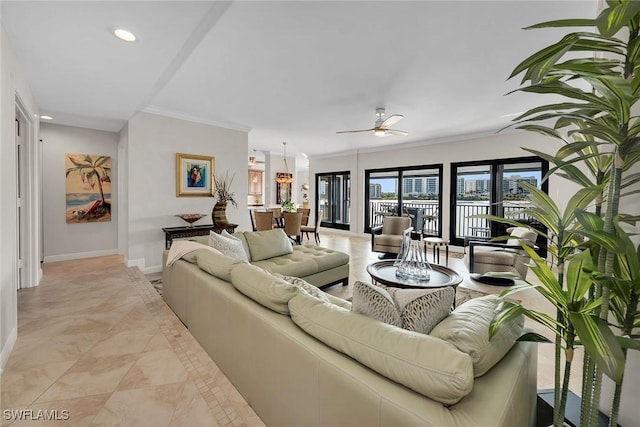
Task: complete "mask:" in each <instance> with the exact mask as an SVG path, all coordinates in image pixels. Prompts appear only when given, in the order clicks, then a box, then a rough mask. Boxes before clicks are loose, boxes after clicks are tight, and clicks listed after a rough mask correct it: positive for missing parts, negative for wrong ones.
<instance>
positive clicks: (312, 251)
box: [252, 246, 349, 277]
mask: <svg viewBox="0 0 640 427" xmlns="http://www.w3.org/2000/svg"><path fill="white" fill-rule="evenodd" d="M348 263H349V255H347V254H345V253H343V252H338V251H334V250H331V249H327V248H322V247H320V246H295V247H294V248H293V252H292V253H290V254H288V255H282V256H278V257H274V258H270V259H265V260H262V261H257V262H252V264H253V265H256V266H258V267H262V268H264V269H265V270H267V271H270V272H272V273H279V274H283V275H285V276H295V277H305V276H309V275H312V274H315V273H319V272H322V271H327V270H330V269H332V268H336V267H340V266H341V265H345V264H348Z"/></svg>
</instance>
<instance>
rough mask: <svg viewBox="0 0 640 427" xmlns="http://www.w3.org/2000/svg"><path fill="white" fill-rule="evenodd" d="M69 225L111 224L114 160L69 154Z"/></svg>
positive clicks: (66, 156) (67, 190)
mask: <svg viewBox="0 0 640 427" xmlns="http://www.w3.org/2000/svg"><path fill="white" fill-rule="evenodd" d="M65 169H66V194H67V206H66V209H67V214H66V216H67V222H68V223H73V222H96V221H111V157H109V156H98V155H93V154H69V153H67V154H65Z"/></svg>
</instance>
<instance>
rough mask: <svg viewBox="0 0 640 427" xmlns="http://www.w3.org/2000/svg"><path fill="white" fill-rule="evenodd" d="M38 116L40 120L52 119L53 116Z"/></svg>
mask: <svg viewBox="0 0 640 427" xmlns="http://www.w3.org/2000/svg"><path fill="white" fill-rule="evenodd" d="M40 118H41V119H42V120H53V117H51V116H40Z"/></svg>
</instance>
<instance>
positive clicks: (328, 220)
mask: <svg viewBox="0 0 640 427" xmlns="http://www.w3.org/2000/svg"><path fill="white" fill-rule="evenodd" d="M350 176H351V175H350V173H349V172H332V173H324V174H316V188H317V189H318V190H317V192H316V206H317V208H318V213H319V214H320V215H321V216H322V224H321V225H322V227H330V228H339V229H341V230H349V223H350V216H349V215H350V207H351V200H350V197H351V178H350Z"/></svg>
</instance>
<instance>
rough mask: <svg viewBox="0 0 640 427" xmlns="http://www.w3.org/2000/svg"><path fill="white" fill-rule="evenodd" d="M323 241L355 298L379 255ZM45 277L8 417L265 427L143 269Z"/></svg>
mask: <svg viewBox="0 0 640 427" xmlns="http://www.w3.org/2000/svg"><path fill="white" fill-rule="evenodd" d="M321 239H322V242H321V245H322V246H326V247H331V248H333V249H336V250H341V251H344V252H347V253H349V254H350V255H351V273H350V277H349V283H350V286H346V287H345V286H341V285H336V286H333V287H331V288H329V289H327V291H328V292H329V293H332V294H334V295H338V296H342V297H348V296H350V295H351V289H352V284H353V283H354V281H356V280H367V281H368V280H370V279H369V277H368V275H367V273H366V270H365V268H366V266H367V265H368V264H369V263H371V262H374V261H377V260H378V258H377V254H374V253H371V251H370V240H369V239H368V238H364V237H351V236H347V235H345V234H339V233H327V232H323V233H322V234H321ZM305 243H306V241H305ZM441 261H442V262H444V257H442V259H441ZM449 267H451V268H453V269H454V270H456V271H458V272H459V273H461V274H463V276H465V279H464V282H463V283H462V284H461V286H462V287H467V288H471V289H476V290H480V291H483V292H486V293H493V294H497V293H500V292H501V291H502V290H503V289H504V288H502V287H497V286H489V285H482V284H479V283H476V282H473V281H471V280H470V279H469V278H468V275H467V274H466V268H465V267H464V264H463V261H462V260H461V259H457V258H454V257H450V258H449ZM43 269H44V277H43V280H42V282H41V284H40V286H39V287H37V288H33V289H25V290H21V291H19V294H18V341H17V343H16V346H15V348H14V350H13V352H12V354H11V356H10V358H9V361H8V364H7V367H6V369H5V371H4V373H3V376H2V378H1V384H0V385H1V404H2V409H3V410H7V409H17V410H21V409H31V410H33V413H34V414H36V413H37V411H38V410H49V411H52V410H57V411H58V414H57V415H59V417H63V416H64V414H65V413H64V412H62V411H63V410H64V411H68V415H69V420H68V421H67V422H66V423H63V424H64V425H74V426H76V425H77V426H84V425H136V426H145V425H149V426H182V425H184V426H195V425H207V426H230V425H233V426H260V425H263V424H262V422H261V420H260V419H259V418H258V416H257V415H256V414H255V413H254V412H253V410H252V409H251V408H250V407H249V406H248V404H247V403H246V402H245V401H244V400H243V398H242V397H241V396H240V395H239V394H238V392H237V391H236V390H235V388H234V387H233V386H232V385H231V384H230V383H229V381H228V380H227V379H226V377H225V376H224V375H223V374H222V373H221V372H220V370H219V369H218V368H217V366H216V365H215V363H213V361H212V360H211V359H210V358H209V357H208V355H207V354H206V353H205V352H204V350H203V349H202V348H201V347H200V345H199V344H198V343H197V342H196V341H195V339H193V337H191V335H190V334H189V333H188V331H187V330H186V329H185V327H184V325H182V323H181V322H180V321H179V320H178V319H177V318H176V317H175V315H174V314H173V312H172V311H171V309H169V308H168V306H167V305H166V304H165V303H164V301H163V300H162V298H161V297H160V296H159V295H158V294H157V292H156V291H155V290H154V289H153V287H152V286H151V284H150V283H149V282H148V280H147V278H146V277H145V276H144V275H143V274H142V273H141V272H140V271H139V270H138V269H137V268H126V267H125V266H124V264H123V263H122V258H121V257H120V256H110V257H100V258H92V259H85V260H77V261H65V262H57V263H49V264H44V265H43ZM156 276H157V275H156ZM152 277H153V275H152ZM520 295H521V299H522V300H523V302H524V303H525V304H526V305H527V306H530V307H536V308H538V309H542V310H548V307H547V306H546V305H545V302H544V301H543V300H541V299H540V297H539V296H538V295H537V293H536V292H534V291H525V292H523V293H521V294H520ZM531 326H532V327H536V326H537V325H531ZM536 329H538V328H536ZM538 330H539V329H538ZM540 331H541V332H542V330H540ZM538 354H539V369H538V385H539V387H540V388H551V387H552V386H553V373H552V367H553V348H552V345H539V352H538ZM576 369H577V370H578V369H579V367H576ZM573 377H574V378H577V377H579V375H573ZM576 386H579V384H577V385H574V387H573V389H574V390H579V388H576ZM3 414H4V413H3ZM30 424H36V425H38V426H44V425H47V424H48V423H43V422H42V421H36V422H33V421H31V422H29V421H13V420H7V419H5V417H4V416H3V419H2V425H3V426H5V425H12V426H21V425H30ZM55 425H58V424H55Z"/></svg>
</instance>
